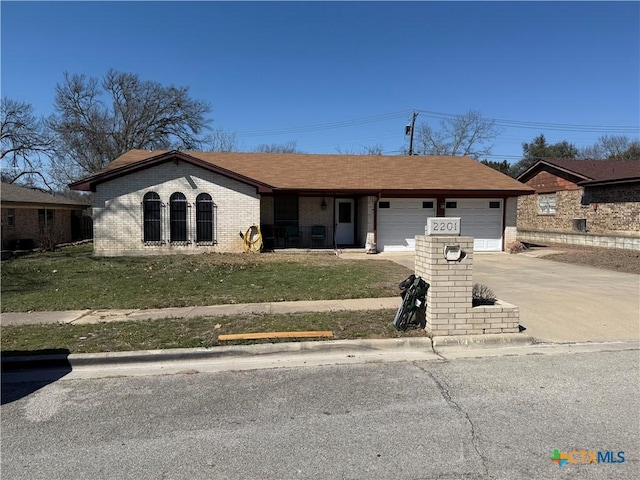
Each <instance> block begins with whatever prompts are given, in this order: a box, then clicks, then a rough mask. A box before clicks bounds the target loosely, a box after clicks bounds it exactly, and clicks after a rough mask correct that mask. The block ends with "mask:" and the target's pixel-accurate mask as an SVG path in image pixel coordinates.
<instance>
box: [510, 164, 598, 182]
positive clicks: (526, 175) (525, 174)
mask: <svg viewBox="0 0 640 480" xmlns="http://www.w3.org/2000/svg"><path fill="white" fill-rule="evenodd" d="M543 164H544V165H546V166H548V167H551V168H555V169H556V170H560V171H561V172H565V173H568V174H569V175H573V176H574V177H578V178H582V179H583V181H589V180H593V179H592V178H590V177H587V176H586V175H583V174H581V173H578V172H575V171H573V170H569V169H568V168H564V167H560V166H558V165H556V164H555V163H552V162H550V161H548V160H545V159H540V160H538V161H537V162H536V163H534V164H533V165H531V166H530V167H529V168H528V169H527V170H525V171H524V172H523V173H521V174H520V175H518V177H517V178H516V180H518V181H519V182H525V181H527V180H529V178H531V177H529V175H530V174H532V173H533V172H534V171H535V170H536V169H537V168H538V167H539V166H541V165H543Z"/></svg>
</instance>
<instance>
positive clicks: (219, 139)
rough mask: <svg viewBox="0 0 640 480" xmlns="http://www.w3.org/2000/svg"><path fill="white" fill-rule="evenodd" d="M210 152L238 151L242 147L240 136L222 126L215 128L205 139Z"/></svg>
mask: <svg viewBox="0 0 640 480" xmlns="http://www.w3.org/2000/svg"><path fill="white" fill-rule="evenodd" d="M204 143H205V144H206V148H207V151H209V152H237V151H239V150H241V149H240V147H239V145H238V137H237V135H236V134H235V133H232V132H227V131H225V130H223V129H221V128H217V129H215V130H214V131H213V132H211V134H210V135H208V136H207V137H206V138H205V139H204Z"/></svg>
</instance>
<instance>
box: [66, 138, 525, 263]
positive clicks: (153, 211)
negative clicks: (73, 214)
mask: <svg viewBox="0 0 640 480" xmlns="http://www.w3.org/2000/svg"><path fill="white" fill-rule="evenodd" d="M70 187H71V188H72V189H75V190H87V191H88V190H90V191H92V192H94V194H93V199H94V204H93V214H94V252H95V254H96V255H126V254H134V255H139V254H166V253H198V252H234V251H242V239H241V238H240V235H239V232H245V231H246V230H247V228H248V227H250V226H251V225H259V226H260V227H261V230H262V233H263V238H264V242H265V246H268V247H273V248H276V249H277V248H286V247H296V248H309V247H312V248H334V247H336V246H351V247H364V246H365V242H366V238H367V234H370V233H373V234H374V235H375V239H376V243H377V249H378V251H413V250H414V246H415V235H424V228H425V224H426V223H427V218H428V217H434V216H455V217H461V218H462V220H461V229H462V234H463V235H470V236H473V237H474V238H475V248H476V250H478V251H501V250H503V249H504V245H505V242H507V243H508V242H510V241H513V240H515V236H516V203H517V198H518V196H520V195H526V194H530V193H533V190H532V189H531V188H529V187H527V186H525V185H523V184H522V183H520V182H518V181H516V180H514V179H512V178H510V177H508V176H506V175H503V174H502V173H500V172H497V171H496V170H493V169H491V168H489V167H487V166H485V165H482V164H481V163H479V162H477V161H475V160H474V159H471V158H468V157H437V156H434V157H422V156H420V157H418V156H412V157H406V156H405V157H402V156H364V155H307V154H265V153H237V152H235V153H218V152H193V151H189V152H180V151H145V150H132V151H129V152H127V153H125V154H124V155H122V156H121V157H119V158H117V159H116V160H114V161H113V162H111V163H110V164H108V165H107V166H106V167H105V168H104V169H103V170H101V171H100V172H98V173H96V174H95V175H93V176H91V177H89V178H85V179H83V180H81V181H78V182H76V183H74V184H71V185H70Z"/></svg>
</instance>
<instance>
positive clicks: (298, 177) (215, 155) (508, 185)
mask: <svg viewBox="0 0 640 480" xmlns="http://www.w3.org/2000/svg"><path fill="white" fill-rule="evenodd" d="M175 155H178V156H180V155H185V156H186V157H185V159H186V160H187V161H188V160H189V158H191V159H197V160H198V163H199V164H200V165H202V166H211V167H215V168H218V169H222V170H224V171H228V172H233V173H235V174H238V175H239V176H241V177H244V178H246V179H250V180H253V181H255V182H257V183H259V184H262V185H265V186H267V187H269V188H271V189H274V190H307V191H310V190H335V191H339V190H351V191H358V190H360V191H365V190H367V191H376V192H377V191H411V190H459V191H470V192H471V191H496V192H501V191H508V192H512V193H514V192H518V193H519V194H528V193H531V192H533V190H532V189H530V188H529V187H527V186H526V185H524V184H522V183H520V182H518V181H516V180H514V179H513V178H511V177H508V176H507V175H503V174H502V173H500V172H498V171H496V170H494V169H492V168H490V167H487V166H486V165H483V164H481V163H479V162H477V161H476V160H474V159H472V158H468V157H444V156H441V157H439V156H410V157H409V156H376V155H310V154H275V153H239V152H233V153H220V152H169V151H145V150H131V151H130V152H127V153H125V154H124V155H122V156H121V157H119V158H117V159H116V160H114V161H113V162H111V163H110V164H109V165H107V166H106V167H105V168H104V169H103V170H102V171H100V172H98V174H96V175H94V176H93V177H90V178H89V179H86V180H84V181H81V182H77V183H76V184H73V185H72V187H74V188H78V189H86V188H92V186H93V185H95V184H96V183H99V182H101V181H103V180H105V179H107V178H110V177H113V176H114V175H118V173H119V172H122V174H126V173H127V171H128V170H129V169H130V168H134V167H136V166H141V165H143V164H144V163H145V162H149V164H153V162H154V160H153V159H154V157H155V159H156V160H157V161H167V160H168V159H170V158H172V157H174V156H175Z"/></svg>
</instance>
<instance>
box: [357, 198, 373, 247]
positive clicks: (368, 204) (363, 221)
mask: <svg viewBox="0 0 640 480" xmlns="http://www.w3.org/2000/svg"><path fill="white" fill-rule="evenodd" d="M357 202H358V238H357V239H356V243H357V244H358V245H361V246H364V243H365V241H366V240H367V233H368V232H373V215H374V205H375V202H376V197H360V198H358V200H357Z"/></svg>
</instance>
